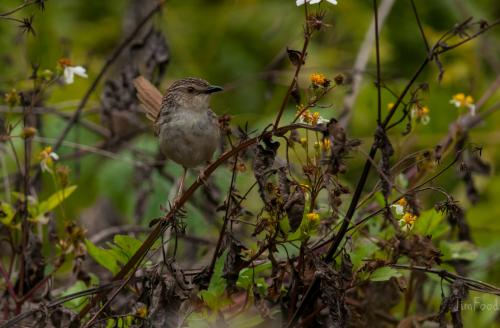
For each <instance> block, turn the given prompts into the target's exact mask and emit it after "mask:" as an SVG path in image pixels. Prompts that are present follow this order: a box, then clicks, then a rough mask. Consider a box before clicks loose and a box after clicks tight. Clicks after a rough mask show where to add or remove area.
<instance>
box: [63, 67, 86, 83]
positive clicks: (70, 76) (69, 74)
mask: <svg viewBox="0 0 500 328" xmlns="http://www.w3.org/2000/svg"><path fill="white" fill-rule="evenodd" d="M75 75H78V76H80V77H83V78H87V77H88V76H87V73H86V70H85V68H83V67H82V66H65V67H64V82H65V83H66V84H72V83H73V81H74V78H75Z"/></svg>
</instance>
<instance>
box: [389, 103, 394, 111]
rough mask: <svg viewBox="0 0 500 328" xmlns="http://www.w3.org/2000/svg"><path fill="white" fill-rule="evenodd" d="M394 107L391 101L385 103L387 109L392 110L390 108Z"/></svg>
mask: <svg viewBox="0 0 500 328" xmlns="http://www.w3.org/2000/svg"><path fill="white" fill-rule="evenodd" d="M393 107H394V103H393V102H390V103H388V104H387V109H388V110H392V108H393Z"/></svg>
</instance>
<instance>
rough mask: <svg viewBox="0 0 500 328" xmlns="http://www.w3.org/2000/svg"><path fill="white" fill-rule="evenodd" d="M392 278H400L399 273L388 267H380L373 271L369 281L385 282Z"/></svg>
mask: <svg viewBox="0 0 500 328" xmlns="http://www.w3.org/2000/svg"><path fill="white" fill-rule="evenodd" d="M392 277H396V278H397V277H401V273H399V272H398V270H396V269H394V268H390V267H382V268H378V269H377V270H375V271H373V272H372V274H371V275H370V280H371V281H387V280H389V279H391V278H392Z"/></svg>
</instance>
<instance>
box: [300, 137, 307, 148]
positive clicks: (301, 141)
mask: <svg viewBox="0 0 500 328" xmlns="http://www.w3.org/2000/svg"><path fill="white" fill-rule="evenodd" d="M299 143H300V144H301V145H302V146H303V147H305V146H306V145H307V139H306V138H300V139H299Z"/></svg>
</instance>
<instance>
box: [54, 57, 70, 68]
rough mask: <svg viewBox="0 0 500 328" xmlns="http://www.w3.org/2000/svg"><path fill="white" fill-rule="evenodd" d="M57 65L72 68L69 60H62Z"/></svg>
mask: <svg viewBox="0 0 500 328" xmlns="http://www.w3.org/2000/svg"><path fill="white" fill-rule="evenodd" d="M57 63H58V64H59V65H61V67H62V68H64V67H66V66H71V59H69V58H60V59H59V60H58V61H57Z"/></svg>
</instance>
